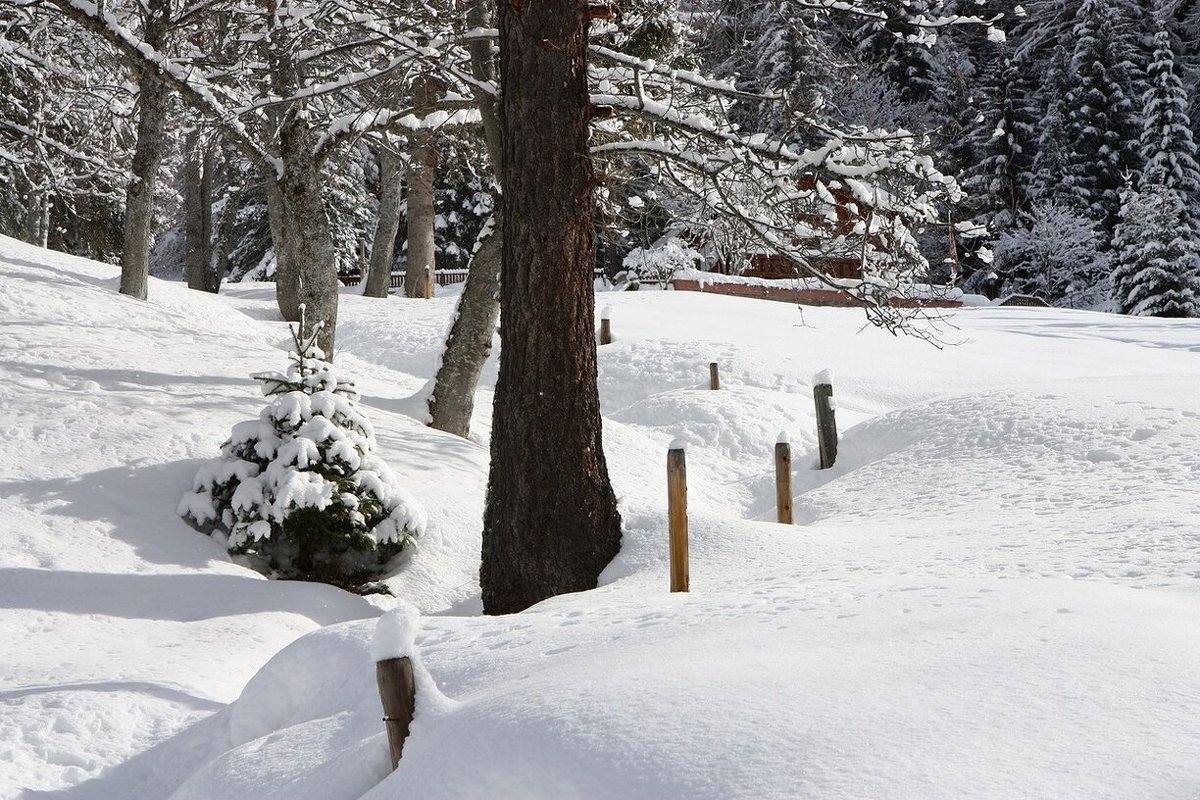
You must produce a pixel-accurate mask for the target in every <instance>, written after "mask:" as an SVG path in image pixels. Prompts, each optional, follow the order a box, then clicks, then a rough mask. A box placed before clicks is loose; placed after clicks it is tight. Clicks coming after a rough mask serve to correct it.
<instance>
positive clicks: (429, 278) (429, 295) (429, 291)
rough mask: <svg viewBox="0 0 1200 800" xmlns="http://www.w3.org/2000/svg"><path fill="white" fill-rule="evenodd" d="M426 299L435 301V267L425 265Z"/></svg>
mask: <svg viewBox="0 0 1200 800" xmlns="http://www.w3.org/2000/svg"><path fill="white" fill-rule="evenodd" d="M425 299H426V300H432V299H433V267H432V266H430V265H429V264H426V265H425Z"/></svg>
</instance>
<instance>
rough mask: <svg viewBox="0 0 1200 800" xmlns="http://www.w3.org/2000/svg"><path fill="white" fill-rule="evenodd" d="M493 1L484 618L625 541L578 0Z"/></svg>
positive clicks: (598, 563) (585, 569) (587, 575)
mask: <svg viewBox="0 0 1200 800" xmlns="http://www.w3.org/2000/svg"><path fill="white" fill-rule="evenodd" d="M498 5H499V17H500V19H499V22H500V63H501V68H500V72H501V78H500V86H501V97H502V100H501V104H502V106H501V107H502V120H503V130H504V145H503V146H504V159H503V160H504V168H503V172H502V173H501V176H502V177H501V180H502V183H503V186H504V223H503V234H504V243H503V259H502V268H501V275H500V305H501V308H502V309H503V318H502V320H501V330H500V339H501V349H500V376H499V380H498V381H497V384H496V400H495V406H494V411H493V415H492V442H491V456H492V457H491V467H490V473H489V480H488V495H487V505H486V509H485V512H484V526H483V552H482V565H481V569H480V586H481V588H482V590H483V608H484V612H485V613H488V614H506V613H512V612H516V611H521V610H522V609H525V608H527V607H529V606H530V605H533V604H534V603H537V602H539V601H541V600H544V599H546V598H548V597H552V596H554V595H557V594H563V593H565V592H576V591H582V590H585V589H591V588H594V587H595V586H596V581H597V579H598V578H599V575H600V572H601V571H602V570H603V569H604V567H605V566H606V565H607V564H608V563H609V561H611V560H612V558H613V556H615V555H616V553H617V551H618V549H619V547H620V541H621V521H620V516H619V515H618V513H617V504H616V498H615V496H614V495H613V491H612V486H611V484H610V483H609V479H608V467H607V465H606V463H605V459H604V450H603V441H602V437H601V419H600V401H599V396H598V392H597V389H596V341H595V331H594V328H593V324H594V319H593V318H594V309H593V306H594V298H593V289H592V268H593V265H594V264H595V259H596V248H595V230H594V227H593V219H592V218H593V211H594V205H595V200H594V197H593V185H594V175H593V172H592V162H591V158H590V156H589V154H588V123H589V117H590V113H589V112H590V108H589V100H588V86H587V20H586V3H585V2H584V0H539V2H536V3H522V4H519V5H518V4H512V3H499V4H498Z"/></svg>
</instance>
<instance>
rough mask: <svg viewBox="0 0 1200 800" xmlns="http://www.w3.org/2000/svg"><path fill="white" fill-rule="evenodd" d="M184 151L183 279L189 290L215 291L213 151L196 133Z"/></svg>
mask: <svg viewBox="0 0 1200 800" xmlns="http://www.w3.org/2000/svg"><path fill="white" fill-rule="evenodd" d="M184 150H185V151H186V152H185V154H184V159H185V160H184V166H183V192H182V194H183V213H184V222H183V231H184V241H185V243H186V247H185V252H184V256H183V278H184V280H185V281H186V282H187V285H188V288H189V289H196V290H199V291H209V292H211V291H216V290H215V289H213V288H210V286H209V281H208V279H207V274H208V272H209V264H210V263H211V262H212V181H213V175H212V172H213V158H212V148H211V147H210V146H209V145H207V144H205V143H203V142H202V141H201V138H200V135H199V133H198V132H197V131H195V130H193V131H191V132H190V133H189V134H188V136H187V139H186V140H185V142H184Z"/></svg>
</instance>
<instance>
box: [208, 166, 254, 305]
mask: <svg viewBox="0 0 1200 800" xmlns="http://www.w3.org/2000/svg"><path fill="white" fill-rule="evenodd" d="M223 149H224V153H223V155H222V161H223V165H222V169H221V176H222V180H223V181H224V182H225V203H224V204H223V205H222V206H221V216H220V217H219V218H218V219H217V229H216V231H215V233H214V235H213V243H212V247H210V248H209V252H208V264H207V267H206V269H205V270H204V288H205V290H206V291H209V292H212V293H213V294H217V293H218V292H220V291H221V281H222V280H224V279H225V276H226V275H228V274H229V240H230V239H232V238H233V229H234V226H235V225H236V224H237V212H238V209H239V208H240V207H241V205H242V197H243V196H244V195H245V193H246V186H245V184H244V183H243V184H241V185H238V186H237V189H236V190H235V189H234V186H235V185H237V184H238V181H237V172H236V169H237V167H236V164H237V153H236V152H235V151H234V150H233V148H232V147H225V148H223ZM213 157H214V159H215V158H216V155H215V151H214V153H213ZM210 207H211V206H210Z"/></svg>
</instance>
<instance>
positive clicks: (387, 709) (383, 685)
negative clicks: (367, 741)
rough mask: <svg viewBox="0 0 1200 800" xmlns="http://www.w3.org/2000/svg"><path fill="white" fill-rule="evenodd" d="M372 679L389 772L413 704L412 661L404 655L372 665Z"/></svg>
mask: <svg viewBox="0 0 1200 800" xmlns="http://www.w3.org/2000/svg"><path fill="white" fill-rule="evenodd" d="M375 679H376V680H377V681H378V682H379V699H380V700H381V701H383V723H384V726H385V727H386V728H387V735H388V749H389V750H390V751H391V753H392V769H395V768H396V767H397V766H398V765H399V764H400V755H401V753H403V752H404V740H405V739H407V738H408V726H409V725H410V724H411V723H412V718H413V711H414V709H415V708H416V704H417V689H416V684H415V683H414V682H413V670H412V662H411V661H409V659H408V657H407V656H404V657H402V658H386V659H384V660H383V661H379V662H376V664H375Z"/></svg>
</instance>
